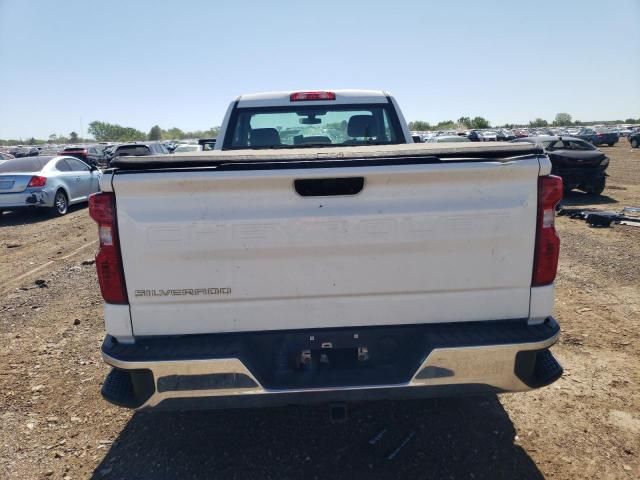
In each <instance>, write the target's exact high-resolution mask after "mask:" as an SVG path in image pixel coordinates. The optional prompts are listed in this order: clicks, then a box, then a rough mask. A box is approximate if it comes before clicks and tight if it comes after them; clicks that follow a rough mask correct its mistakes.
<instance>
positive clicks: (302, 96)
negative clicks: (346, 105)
mask: <svg viewBox="0 0 640 480" xmlns="http://www.w3.org/2000/svg"><path fill="white" fill-rule="evenodd" d="M335 99H336V94H335V93H334V92H296V93H292V94H291V95H290V96H289V100H290V101H291V102H303V101H312V100H335Z"/></svg>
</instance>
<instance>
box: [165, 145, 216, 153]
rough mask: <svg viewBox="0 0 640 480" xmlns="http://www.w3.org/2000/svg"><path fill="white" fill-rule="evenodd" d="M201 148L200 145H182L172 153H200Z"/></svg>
mask: <svg viewBox="0 0 640 480" xmlns="http://www.w3.org/2000/svg"><path fill="white" fill-rule="evenodd" d="M202 148H203V147H202V145H195V144H193V143H182V144H179V145H178V146H177V147H176V148H175V149H174V150H173V153H184V152H202ZM210 150H213V149H210Z"/></svg>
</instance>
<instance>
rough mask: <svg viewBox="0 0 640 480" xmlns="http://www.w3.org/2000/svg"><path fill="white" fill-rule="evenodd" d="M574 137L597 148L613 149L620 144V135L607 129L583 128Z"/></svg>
mask: <svg viewBox="0 0 640 480" xmlns="http://www.w3.org/2000/svg"><path fill="white" fill-rule="evenodd" d="M574 137H575V138H580V139H582V140H585V141H587V142H589V143H592V144H593V145H595V146H596V147H597V146H599V145H609V146H610V147H613V146H614V145H615V144H616V143H618V134H617V133H616V132H612V131H610V130H608V129H606V128H583V129H581V130H580V131H579V132H578V133H577V134H576V135H574Z"/></svg>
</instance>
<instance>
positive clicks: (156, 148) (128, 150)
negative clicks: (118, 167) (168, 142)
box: [109, 142, 169, 163]
mask: <svg viewBox="0 0 640 480" xmlns="http://www.w3.org/2000/svg"><path fill="white" fill-rule="evenodd" d="M165 154H167V155H168V154H169V150H168V149H167V147H165V146H164V144H162V143H159V142H149V143H142V142H136V143H123V144H121V145H118V146H117V147H115V148H114V149H113V150H112V151H111V154H110V158H109V163H111V161H112V160H113V159H114V158H116V157H125V156H126V157H141V156H145V155H165Z"/></svg>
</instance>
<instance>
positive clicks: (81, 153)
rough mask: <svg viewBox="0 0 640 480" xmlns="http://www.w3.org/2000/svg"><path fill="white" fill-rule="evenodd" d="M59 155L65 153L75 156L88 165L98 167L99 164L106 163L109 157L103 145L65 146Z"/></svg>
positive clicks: (68, 155) (65, 154)
mask: <svg viewBox="0 0 640 480" xmlns="http://www.w3.org/2000/svg"><path fill="white" fill-rule="evenodd" d="M58 155H64V156H67V157H75V158H77V159H79V160H82V161H83V162H85V163H86V164H87V165H90V166H94V167H97V166H98V165H106V163H107V158H106V155H105V154H104V147H103V146H102V145H83V146H80V147H77V146H73V147H65V148H63V149H62V151H61V152H59V153H58Z"/></svg>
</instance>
